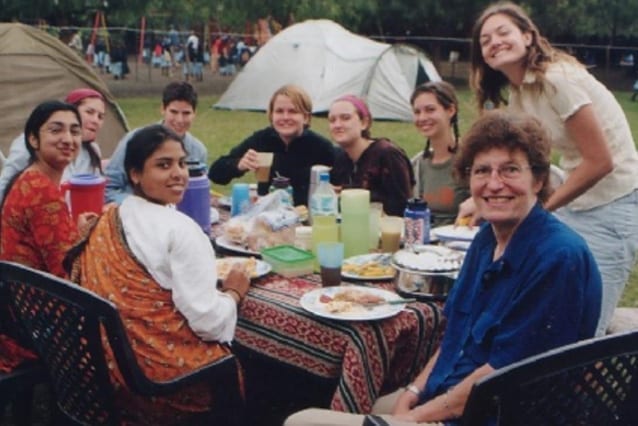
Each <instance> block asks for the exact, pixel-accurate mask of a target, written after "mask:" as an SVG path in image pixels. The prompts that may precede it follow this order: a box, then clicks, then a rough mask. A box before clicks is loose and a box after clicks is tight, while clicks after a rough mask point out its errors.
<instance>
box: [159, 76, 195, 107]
mask: <svg viewBox="0 0 638 426" xmlns="http://www.w3.org/2000/svg"><path fill="white" fill-rule="evenodd" d="M174 101H184V102H188V103H189V104H191V106H192V107H193V110H196V109H197V92H196V91H195V88H193V86H192V85H191V84H190V83H188V82H186V81H173V82H171V83H169V84H168V85H166V87H165V88H164V91H163V92H162V105H164V108H166V107H167V106H168V104H170V103H171V102H174Z"/></svg>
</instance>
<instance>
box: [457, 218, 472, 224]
mask: <svg viewBox="0 0 638 426" xmlns="http://www.w3.org/2000/svg"><path fill="white" fill-rule="evenodd" d="M471 220H472V216H463V217H462V218H460V219H458V220H457V221H456V223H455V225H456V226H468V225H469V224H470V221H471Z"/></svg>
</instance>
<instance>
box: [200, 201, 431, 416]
mask: <svg viewBox="0 0 638 426" xmlns="http://www.w3.org/2000/svg"><path fill="white" fill-rule="evenodd" d="M217 201H218V200H216V199H215V200H213V206H215V207H219V205H218V203H217ZM218 210H219V213H220V222H218V223H217V224H214V225H213V229H212V232H211V238H212V239H214V238H215V236H217V235H220V234H221V224H222V223H224V222H225V221H227V220H228V218H229V213H228V211H227V210H226V209H223V208H219V209H218ZM219 254H221V253H219ZM368 285H374V286H375V287H380V288H384V289H390V290H392V289H393V288H394V287H393V285H392V284H391V283H389V282H385V283H375V284H368ZM319 286H320V278H319V276H318V275H316V274H313V275H307V276H303V277H297V278H284V277H282V276H281V275H278V274H269V275H267V276H265V277H263V278H261V279H259V280H257V281H256V282H255V283H253V285H252V287H251V289H250V291H249V293H248V296H247V297H246V299H245V300H244V302H243V303H242V305H241V309H240V312H239V320H238V324H237V329H236V332H235V340H236V341H237V343H239V344H241V345H242V346H243V347H245V348H247V349H249V350H251V351H254V352H256V353H258V354H260V355H264V356H266V357H268V358H271V359H274V360H276V361H278V362H281V363H284V364H287V365H290V366H293V367H297V368H300V369H303V370H304V371H306V372H309V373H311V374H314V375H316V376H318V377H322V378H327V379H337V380H338V385H337V388H336V391H335V393H334V395H333V397H332V400H331V402H330V408H331V409H333V410H339V411H348V412H357V413H369V412H370V410H371V409H372V405H373V404H374V401H375V400H376V399H377V397H379V396H380V395H383V394H385V393H389V392H392V391H394V390H396V389H397V388H398V387H400V386H405V385H407V384H408V383H410V382H411V381H412V380H413V379H414V377H415V376H416V375H417V374H418V373H420V372H421V370H422V369H423V367H424V366H425V364H426V362H427V361H428V359H429V358H430V357H431V356H432V355H433V354H434V352H435V351H436V349H437V348H438V346H439V343H440V339H441V335H442V332H443V329H444V324H443V321H444V320H443V318H442V316H441V305H440V304H439V303H437V302H415V303H410V304H409V305H408V306H407V307H406V308H405V309H404V310H403V311H401V312H400V313H399V314H398V315H396V316H394V317H391V318H386V319H383V320H377V321H336V320H330V319H325V318H320V317H317V316H315V315H313V314H312V313H310V312H307V311H306V310H304V309H303V308H302V307H301V306H300V305H299V299H300V297H301V296H302V295H303V294H304V293H306V292H308V291H310V290H312V289H315V288H317V287H319Z"/></svg>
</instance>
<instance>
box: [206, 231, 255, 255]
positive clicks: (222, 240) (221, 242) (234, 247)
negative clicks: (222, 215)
mask: <svg viewBox="0 0 638 426" xmlns="http://www.w3.org/2000/svg"><path fill="white" fill-rule="evenodd" d="M215 244H217V245H218V246H219V247H221V248H223V249H225V250H228V251H231V252H233V253H238V254H243V255H248V256H255V257H261V253H258V252H256V251H252V250H249V249H247V248H246V247H244V246H241V245H239V244H235V243H233V242H232V241H229V240H227V239H226V237H225V236H223V235H222V236H219V237H217V238H215Z"/></svg>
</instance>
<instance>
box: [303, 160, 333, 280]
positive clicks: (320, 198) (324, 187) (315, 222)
mask: <svg viewBox="0 0 638 426" xmlns="http://www.w3.org/2000/svg"><path fill="white" fill-rule="evenodd" d="M329 180H330V175H329V174H328V172H321V174H320V175H319V184H318V185H317V188H316V189H315V191H314V192H313V193H312V196H311V197H310V214H311V216H312V233H311V234H312V237H311V239H312V251H313V253H314V255H315V263H314V270H315V271H319V262H318V261H317V245H318V244H319V243H321V242H332V241H339V226H338V225H337V194H336V193H335V192H334V190H333V189H332V186H330V182H329Z"/></svg>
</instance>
